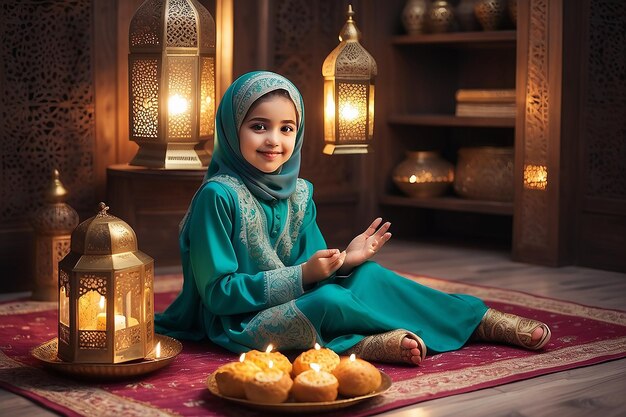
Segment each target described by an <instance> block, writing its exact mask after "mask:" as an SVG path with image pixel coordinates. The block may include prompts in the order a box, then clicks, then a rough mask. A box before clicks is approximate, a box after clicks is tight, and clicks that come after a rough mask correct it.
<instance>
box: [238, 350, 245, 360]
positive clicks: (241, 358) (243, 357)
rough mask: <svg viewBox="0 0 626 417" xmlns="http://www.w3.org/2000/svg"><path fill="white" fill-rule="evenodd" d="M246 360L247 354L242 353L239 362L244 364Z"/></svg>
mask: <svg viewBox="0 0 626 417" xmlns="http://www.w3.org/2000/svg"><path fill="white" fill-rule="evenodd" d="M245 360H246V353H245V352H244V353H242V354H241V356H239V362H243V361H245Z"/></svg>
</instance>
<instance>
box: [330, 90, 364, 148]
mask: <svg viewBox="0 0 626 417" xmlns="http://www.w3.org/2000/svg"><path fill="white" fill-rule="evenodd" d="M367 93H368V88H367V85H366V84H359V83H347V82H338V83H337V102H338V111H337V115H338V117H339V124H338V131H339V135H338V136H339V143H342V142H351V141H364V140H366V138H367V128H368V126H367V113H368V102H367V95H368V94H367Z"/></svg>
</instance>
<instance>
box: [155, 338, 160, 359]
mask: <svg viewBox="0 0 626 417" xmlns="http://www.w3.org/2000/svg"><path fill="white" fill-rule="evenodd" d="M154 356H155V357H156V358H157V359H158V358H160V357H161V342H159V343H157V345H156V348H155V352H154Z"/></svg>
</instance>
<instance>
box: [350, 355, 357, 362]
mask: <svg viewBox="0 0 626 417" xmlns="http://www.w3.org/2000/svg"><path fill="white" fill-rule="evenodd" d="M350 360H351V361H353V362H354V361H355V360H356V355H355V354H354V353H353V354H352V355H350Z"/></svg>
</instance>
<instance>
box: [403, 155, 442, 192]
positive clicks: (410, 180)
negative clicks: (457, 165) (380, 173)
mask: <svg viewBox="0 0 626 417" xmlns="http://www.w3.org/2000/svg"><path fill="white" fill-rule="evenodd" d="M392 178H393V182H394V184H396V186H397V187H398V188H399V189H400V190H401V191H402V192H403V193H404V194H406V195H408V196H411V197H436V196H440V195H442V194H444V193H445V192H446V190H447V189H448V188H449V187H450V185H451V184H452V182H453V181H454V166H453V165H452V164H451V163H450V162H448V161H446V160H445V159H443V158H442V157H441V156H440V155H439V152H436V151H408V152H406V159H404V160H403V161H402V162H400V164H398V166H396V168H394V170H393V176H392Z"/></svg>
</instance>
